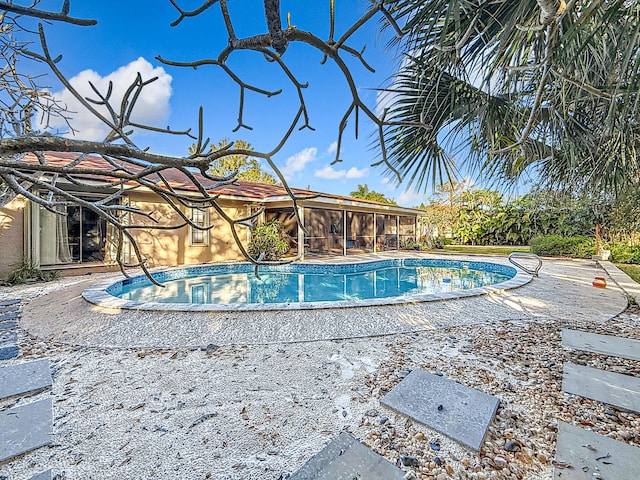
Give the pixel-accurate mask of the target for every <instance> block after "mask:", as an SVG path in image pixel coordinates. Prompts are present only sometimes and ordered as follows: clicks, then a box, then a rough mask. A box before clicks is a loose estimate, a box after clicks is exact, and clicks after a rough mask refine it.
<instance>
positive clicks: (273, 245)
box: [247, 220, 289, 261]
mask: <svg viewBox="0 0 640 480" xmlns="http://www.w3.org/2000/svg"><path fill="white" fill-rule="evenodd" d="M288 251H289V240H288V237H287V235H286V233H284V231H283V228H282V225H280V223H279V222H278V221H277V220H274V221H272V222H268V223H264V224H262V225H258V226H257V227H255V228H254V229H253V231H252V232H251V241H250V242H249V246H248V247H247V252H248V253H249V255H251V258H253V259H256V260H264V261H273V260H279V259H280V258H281V257H282V255H284V254H285V253H287V252H288Z"/></svg>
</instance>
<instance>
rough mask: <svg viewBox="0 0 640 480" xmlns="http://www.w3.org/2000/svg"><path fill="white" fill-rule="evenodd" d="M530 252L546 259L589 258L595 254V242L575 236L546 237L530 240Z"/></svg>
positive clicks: (591, 239)
mask: <svg viewBox="0 0 640 480" xmlns="http://www.w3.org/2000/svg"><path fill="white" fill-rule="evenodd" d="M530 245H531V252H532V253H535V254H536V255H542V256H547V257H575V258H591V256H592V255H595V253H596V242H595V240H594V239H593V238H589V237H583V236H581V235H576V236H574V237H562V236H560V235H546V236H543V237H535V238H533V239H532V240H531V243H530Z"/></svg>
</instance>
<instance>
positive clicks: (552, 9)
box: [536, 0, 566, 25]
mask: <svg viewBox="0 0 640 480" xmlns="http://www.w3.org/2000/svg"><path fill="white" fill-rule="evenodd" d="M536 1H537V2H538V6H539V7H540V23H541V24H542V25H549V24H550V23H551V22H553V21H554V20H555V19H556V17H557V16H558V15H559V14H560V13H562V12H563V11H564V8H566V5H565V4H564V1H562V0H536ZM563 7H564V8H563Z"/></svg>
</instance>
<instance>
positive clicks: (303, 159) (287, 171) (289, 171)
mask: <svg viewBox="0 0 640 480" xmlns="http://www.w3.org/2000/svg"><path fill="white" fill-rule="evenodd" d="M317 155H318V149H317V148H316V147H309V148H305V149H304V150H302V151H300V152H298V153H296V154H294V155H292V156H290V157H289V158H287V163H286V164H285V166H284V167H282V168H281V169H280V171H281V172H282V174H283V175H284V176H285V178H287V179H289V178H291V175H293V174H294V173H296V172H300V171H302V170H304V168H305V167H306V165H307V163H309V162H312V161H314V160H315V159H316V156H317Z"/></svg>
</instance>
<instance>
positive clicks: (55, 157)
mask: <svg viewBox="0 0 640 480" xmlns="http://www.w3.org/2000/svg"><path fill="white" fill-rule="evenodd" d="M78 157H79V155H78V154H77V153H67V152H46V153H45V158H46V161H47V163H48V164H49V165H51V166H56V167H62V166H65V165H68V164H70V163H71V162H75V161H76V160H77V159H78ZM22 161H23V162H25V163H38V160H37V159H36V157H35V156H34V155H32V154H28V155H27V156H26V157H25V158H24V159H23V160H22ZM75 167H78V168H85V169H92V170H98V169H100V170H104V169H113V166H112V165H110V164H109V163H108V162H107V161H106V160H105V159H104V158H102V157H99V156H96V155H86V156H85V157H84V158H83V159H82V161H81V162H79V163H77V164H75ZM127 168H128V169H129V170H134V171H136V170H137V171H139V170H141V169H142V167H136V166H133V165H131V164H128V165H127ZM162 175H163V177H164V178H165V179H166V181H167V183H168V184H169V185H170V186H171V187H172V188H174V189H176V190H181V191H184V192H189V191H191V192H196V191H197V188H196V186H195V185H194V184H193V182H192V181H191V180H190V179H189V178H188V176H187V175H185V174H184V173H183V172H181V171H179V170H177V169H175V168H169V169H167V170H164V171H163V172H162ZM193 175H194V176H195V178H196V179H197V180H198V181H199V182H200V183H201V184H202V185H203V186H205V187H208V186H212V185H214V184H215V182H214V181H213V180H211V179H208V178H206V177H204V176H202V175H201V174H200V172H194V173H193ZM74 176H75V177H77V178H85V179H98V178H100V179H101V180H102V181H105V180H106V181H113V182H114V183H115V182H116V179H114V178H112V179H109V178H106V179H105V178H104V177H98V175H95V174H91V173H86V174H77V175H74ZM147 178H148V179H150V180H153V181H158V180H159V177H158V176H157V175H156V174H151V175H149V176H148V177H147ZM291 191H292V192H293V194H294V195H296V196H300V197H309V196H316V197H317V198H322V199H327V200H329V201H331V200H333V201H343V202H356V203H359V204H366V205H371V206H372V207H375V206H382V207H389V205H387V204H385V203H381V202H375V201H372V200H364V199H360V198H353V197H347V196H343V195H334V194H329V193H323V192H316V191H311V190H302V189H298V188H291ZM209 192H210V193H212V194H218V195H220V196H223V197H235V198H244V199H251V200H257V201H269V200H271V201H273V200H276V199H282V200H285V199H286V197H287V196H288V194H287V191H286V190H285V189H284V187H282V186H280V185H269V184H265V183H256V182H248V181H245V180H237V181H236V182H234V183H233V184H226V185H220V186H218V187H215V188H214V189H212V190H209ZM392 208H400V209H405V208H403V207H392ZM406 210H412V209H406Z"/></svg>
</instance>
